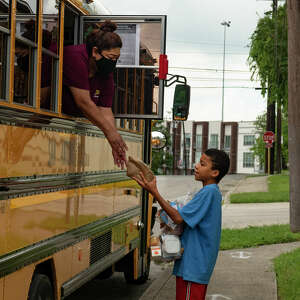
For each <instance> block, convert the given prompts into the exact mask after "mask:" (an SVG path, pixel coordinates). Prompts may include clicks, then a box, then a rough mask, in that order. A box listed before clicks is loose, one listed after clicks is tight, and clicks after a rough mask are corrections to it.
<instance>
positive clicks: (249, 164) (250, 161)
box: [243, 152, 254, 168]
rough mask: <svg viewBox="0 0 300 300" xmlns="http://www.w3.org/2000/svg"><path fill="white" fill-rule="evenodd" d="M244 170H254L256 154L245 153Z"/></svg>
mask: <svg viewBox="0 0 300 300" xmlns="http://www.w3.org/2000/svg"><path fill="white" fill-rule="evenodd" d="M243 168H254V154H253V153H252V152H244V153H243Z"/></svg>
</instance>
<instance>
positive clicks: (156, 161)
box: [151, 121, 173, 175]
mask: <svg viewBox="0 0 300 300" xmlns="http://www.w3.org/2000/svg"><path fill="white" fill-rule="evenodd" d="M153 123H154V124H153V126H152V131H160V132H162V133H163V134H164V135H165V136H166V138H167V144H166V147H165V148H164V149H160V150H154V149H153V150H152V161H151V169H152V171H153V172H154V174H156V175H159V174H162V171H163V169H171V168H172V163H173V156H172V154H170V153H169V152H168V151H166V150H167V149H168V147H170V145H171V135H170V132H169V131H168V128H167V127H166V126H165V125H164V121H154V122H153Z"/></svg>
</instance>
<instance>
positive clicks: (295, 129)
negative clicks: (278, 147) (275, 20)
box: [287, 0, 300, 232]
mask: <svg viewBox="0 0 300 300" xmlns="http://www.w3.org/2000/svg"><path fill="white" fill-rule="evenodd" d="M287 12H288V69H289V70H288V76H289V80H288V116H289V117H288V126H289V145H288V146H289V169H290V224H291V231H293V232H299V231H300V184H299V182H300V101H299V95H300V80H299V78H300V40H299V36H300V1H299V0H288V7H287Z"/></svg>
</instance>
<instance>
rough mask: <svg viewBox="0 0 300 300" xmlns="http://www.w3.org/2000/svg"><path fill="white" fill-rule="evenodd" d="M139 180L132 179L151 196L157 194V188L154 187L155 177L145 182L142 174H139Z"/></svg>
mask: <svg viewBox="0 0 300 300" xmlns="http://www.w3.org/2000/svg"><path fill="white" fill-rule="evenodd" d="M140 176H141V179H139V178H137V177H133V179H134V180H135V181H136V182H137V183H138V184H139V185H140V186H141V187H142V188H144V189H145V190H147V191H148V192H149V193H151V194H152V195H153V194H155V193H156V192H157V186H156V177H154V179H153V180H152V181H147V180H146V178H145V176H144V174H143V173H142V172H140Z"/></svg>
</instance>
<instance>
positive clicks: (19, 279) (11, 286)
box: [4, 265, 34, 300]
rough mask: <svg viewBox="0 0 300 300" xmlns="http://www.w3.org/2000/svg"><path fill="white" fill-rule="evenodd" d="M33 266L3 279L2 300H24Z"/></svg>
mask: <svg viewBox="0 0 300 300" xmlns="http://www.w3.org/2000/svg"><path fill="white" fill-rule="evenodd" d="M33 272H34V265H29V266H27V267H25V268H22V269H20V270H18V271H16V272H14V273H12V274H9V275H7V276H5V277H4V287H5V289H4V299H5V300H6V299H11V300H12V299H16V300H17V299H18V300H26V299H27V296H28V291H29V287H30V283H31V278H32V274H33Z"/></svg>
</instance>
